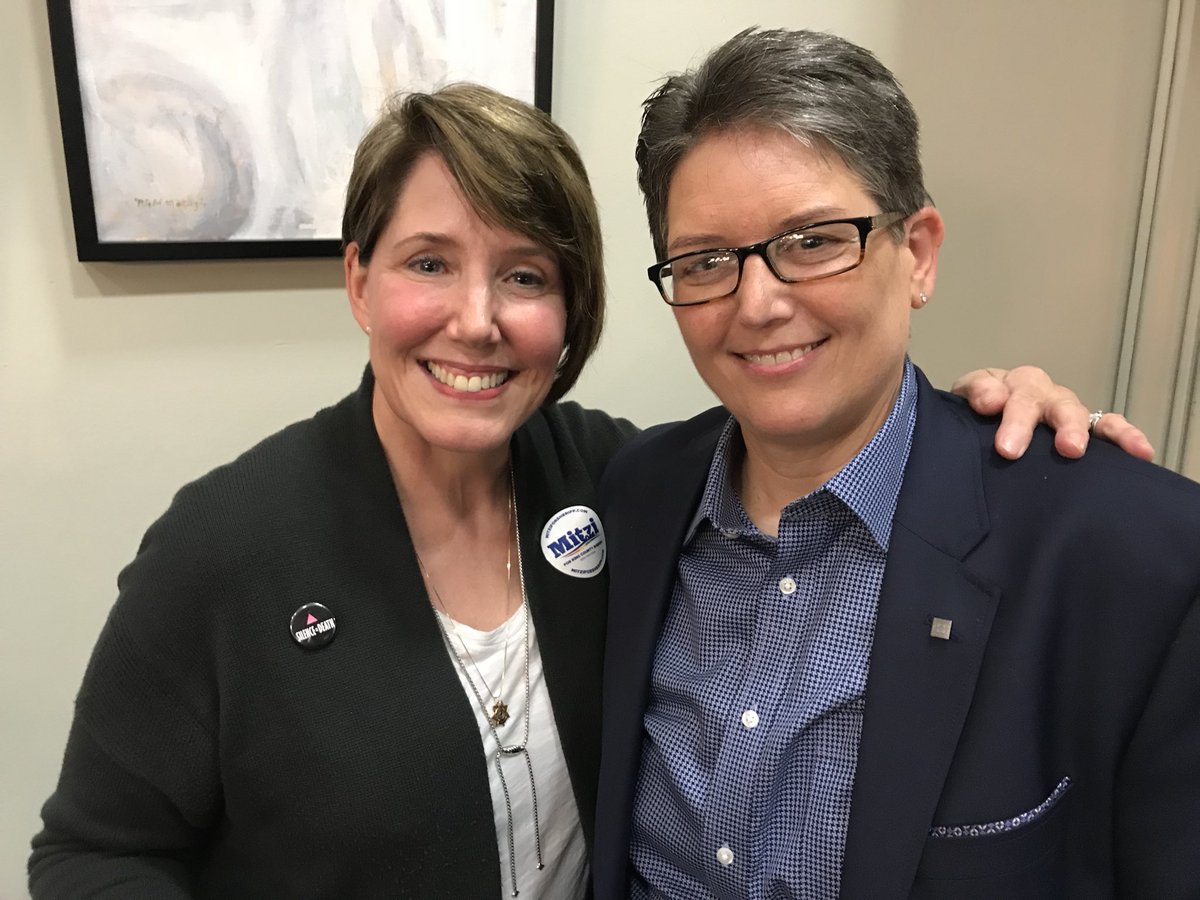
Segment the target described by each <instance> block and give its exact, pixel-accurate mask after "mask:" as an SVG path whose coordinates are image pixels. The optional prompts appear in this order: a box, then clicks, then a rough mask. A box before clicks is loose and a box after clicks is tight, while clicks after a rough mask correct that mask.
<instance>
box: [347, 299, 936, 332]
mask: <svg viewBox="0 0 1200 900" xmlns="http://www.w3.org/2000/svg"><path fill="white" fill-rule="evenodd" d="M922 296H924V295H923V294H922ZM363 332H364V333H365V334H366V336H367V337H370V336H371V326H370V325H368V326H366V327H365V328H363Z"/></svg>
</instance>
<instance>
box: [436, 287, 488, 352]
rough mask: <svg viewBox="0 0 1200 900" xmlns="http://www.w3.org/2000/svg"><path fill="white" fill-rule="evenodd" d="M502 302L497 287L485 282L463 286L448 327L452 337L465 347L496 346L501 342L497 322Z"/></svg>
mask: <svg viewBox="0 0 1200 900" xmlns="http://www.w3.org/2000/svg"><path fill="white" fill-rule="evenodd" d="M498 301H499V298H498V296H497V293H496V290H495V287H494V285H492V284H491V283H490V281H487V280H485V279H473V280H472V281H471V282H470V283H469V284H467V285H464V287H463V292H462V295H461V296H460V297H459V298H458V299H457V304H458V305H457V308H455V309H454V311H453V314H452V315H451V317H450V321H449V323H448V325H447V329H446V330H447V332H448V333H449V335H450V337H452V338H454V339H455V340H458V341H461V342H462V343H464V344H471V345H483V344H494V343H497V342H498V341H499V340H500V326H499V323H498V321H497V312H498V307H497V303H498Z"/></svg>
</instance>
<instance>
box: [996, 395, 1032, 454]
mask: <svg viewBox="0 0 1200 900" xmlns="http://www.w3.org/2000/svg"><path fill="white" fill-rule="evenodd" d="M1041 418H1042V402H1041V400H1039V399H1038V398H1036V397H1033V396H1031V395H1030V394H1027V393H1025V392H1024V391H1014V392H1013V393H1012V394H1011V395H1010V396H1009V398H1008V403H1006V404H1005V406H1004V412H1003V414H1002V417H1001V419H1000V427H999V428H997V429H996V452H997V453H999V454H1000V455H1001V456H1003V457H1004V458H1005V459H1019V458H1020V457H1021V455H1022V454H1023V453H1024V452H1025V451H1026V450H1027V449H1028V447H1029V442H1030V440H1032V439H1033V429H1034V428H1036V427H1037V424H1038V422H1040V421H1041Z"/></svg>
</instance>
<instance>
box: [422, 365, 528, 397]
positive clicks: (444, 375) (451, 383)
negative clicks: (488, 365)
mask: <svg viewBox="0 0 1200 900" xmlns="http://www.w3.org/2000/svg"><path fill="white" fill-rule="evenodd" d="M425 369H426V371H428V372H429V374H430V375H432V376H433V377H434V378H435V379H437V380H438V381H440V382H441V383H442V384H444V385H446V387H448V388H451V389H452V390H456V391H462V392H463V393H465V394H477V393H479V392H480V391H486V390H490V389H491V388H496V387H499V386H500V385H502V384H504V382H506V381H508V378H509V376H510V375H511V374H512V372H511V371H510V370H507V369H502V370H499V371H492V372H480V373H476V374H470V375H466V374H462V373H458V372H451V371H450V370H449V369H446V368H445V367H443V366H439V365H438V364H437V363H435V362H426V363H425Z"/></svg>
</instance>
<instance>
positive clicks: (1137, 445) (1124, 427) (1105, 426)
mask: <svg viewBox="0 0 1200 900" xmlns="http://www.w3.org/2000/svg"><path fill="white" fill-rule="evenodd" d="M1092 434H1094V435H1095V436H1096V437H1098V438H1101V439H1103V440H1106V441H1109V442H1110V443H1113V444H1116V445H1117V446H1118V447H1120V448H1121V449H1122V450H1124V451H1125V452H1126V453H1128V454H1129V455H1130V456H1136V457H1137V458H1138V459H1144V460H1147V461H1150V460H1152V459H1154V447H1153V446H1151V444H1150V439H1149V438H1147V437H1146V433H1145V432H1144V431H1142V429H1140V428H1138V427H1137V426H1136V425H1134V424H1133V423H1132V422H1130V421H1129V420H1128V419H1126V418H1125V417H1124V416H1123V415H1121V414H1120V413H1105V414H1104V415H1103V416H1101V417H1100V421H1099V422H1097V423H1096V427H1095V428H1093V429H1092Z"/></svg>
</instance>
